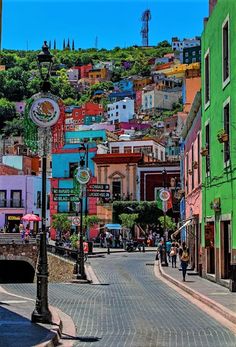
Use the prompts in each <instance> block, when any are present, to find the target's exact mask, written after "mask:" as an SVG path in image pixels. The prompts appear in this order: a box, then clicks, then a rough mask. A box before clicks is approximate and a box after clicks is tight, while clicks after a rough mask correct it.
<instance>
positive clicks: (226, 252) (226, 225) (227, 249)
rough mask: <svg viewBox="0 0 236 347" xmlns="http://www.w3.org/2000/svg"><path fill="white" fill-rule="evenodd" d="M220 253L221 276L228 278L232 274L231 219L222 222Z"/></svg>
mask: <svg viewBox="0 0 236 347" xmlns="http://www.w3.org/2000/svg"><path fill="white" fill-rule="evenodd" d="M220 230H221V235H220V255H221V258H220V259H221V278H222V279H228V278H229V275H230V273H229V272H230V258H231V224H230V221H224V222H221V228H220Z"/></svg>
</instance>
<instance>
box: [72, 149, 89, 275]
mask: <svg viewBox="0 0 236 347" xmlns="http://www.w3.org/2000/svg"><path fill="white" fill-rule="evenodd" d="M81 150H83V151H84V155H85V158H86V162H85V160H84V157H81V159H80V167H79V168H78V169H77V171H76V174H75V178H76V180H77V181H78V182H79V184H80V185H81V189H80V201H79V202H80V229H79V230H78V227H77V228H76V232H77V234H78V231H79V250H78V252H77V266H76V267H77V269H78V272H77V279H82V280H86V278H87V277H86V273H85V268H84V240H83V237H84V230H83V193H84V192H85V193H86V184H87V183H88V181H89V180H90V174H89V170H88V168H87V166H88V154H87V152H88V147H85V145H84V144H83V145H82V147H81V148H80V149H79V151H81ZM85 163H86V167H85ZM81 173H82V175H81ZM85 212H86V210H85Z"/></svg>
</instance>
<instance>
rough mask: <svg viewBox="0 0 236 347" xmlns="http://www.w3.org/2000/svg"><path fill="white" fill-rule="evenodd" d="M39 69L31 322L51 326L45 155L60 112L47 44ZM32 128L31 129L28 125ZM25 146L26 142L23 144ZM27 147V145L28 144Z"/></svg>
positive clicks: (34, 108)
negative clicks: (37, 216)
mask: <svg viewBox="0 0 236 347" xmlns="http://www.w3.org/2000/svg"><path fill="white" fill-rule="evenodd" d="M37 60H38V66H39V71H40V76H41V79H42V83H41V93H39V94H36V95H34V96H33V97H32V98H31V101H30V105H29V107H28V110H29V119H27V122H28V123H32V122H33V123H34V125H33V127H34V131H35V132H36V135H37V136H36V138H37V140H38V141H37V146H36V148H37V149H38V152H39V154H40V155H41V162H42V210H41V217H42V229H41V232H40V243H39V259H38V267H37V297H36V305H35V309H34V311H33V313H32V316H31V320H32V322H39V323H50V322H51V312H50V311H49V308H48V260H47V245H46V197H47V191H46V184H47V155H48V153H49V151H50V140H51V127H52V126H53V125H55V124H56V122H57V121H58V119H59V117H60V108H59V105H58V103H57V99H58V98H56V97H55V96H53V95H52V94H50V93H49V90H50V82H49V78H50V73H51V67H52V63H53V56H52V55H51V53H50V52H49V49H48V46H47V42H46V41H45V42H44V45H43V47H42V52H40V53H39V55H38V59H37ZM30 126H31V125H30ZM26 142H27V141H26ZM28 143H30V141H28Z"/></svg>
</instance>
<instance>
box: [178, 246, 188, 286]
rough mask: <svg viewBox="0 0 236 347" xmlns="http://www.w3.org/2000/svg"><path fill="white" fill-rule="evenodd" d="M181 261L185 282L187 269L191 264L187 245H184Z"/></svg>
mask: <svg viewBox="0 0 236 347" xmlns="http://www.w3.org/2000/svg"><path fill="white" fill-rule="evenodd" d="M181 253H182V254H181V256H180V260H181V268H182V275H183V281H184V282H185V277H186V272H187V267H188V263H189V250H188V248H187V246H186V244H184V245H182V252H181Z"/></svg>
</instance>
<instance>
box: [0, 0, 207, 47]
mask: <svg viewBox="0 0 236 347" xmlns="http://www.w3.org/2000/svg"><path fill="white" fill-rule="evenodd" d="M147 8H149V9H150V10H151V14H152V19H151V21H150V33H149V44H150V45H156V44H157V43H158V42H160V41H162V40H165V39H167V40H169V41H170V40H171V37H173V36H178V37H180V38H183V37H193V36H195V35H201V33H202V30H203V18H204V17H207V15H208V0H3V37H2V47H3V48H8V49H27V48H28V49H39V48H40V47H41V46H42V42H43V41H44V40H48V41H49V40H51V41H52V42H53V40H54V39H56V41H57V48H62V42H63V39H64V38H65V39H66V40H67V39H68V38H70V40H72V39H74V40H75V48H76V49H78V48H79V47H80V48H90V47H95V38H96V37H97V38H98V40H97V43H98V48H99V49H101V48H107V49H110V48H113V47H116V46H120V47H128V46H132V45H135V44H136V45H141V42H142V40H141V35H140V30H141V15H142V12H143V11H144V10H145V9H147Z"/></svg>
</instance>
